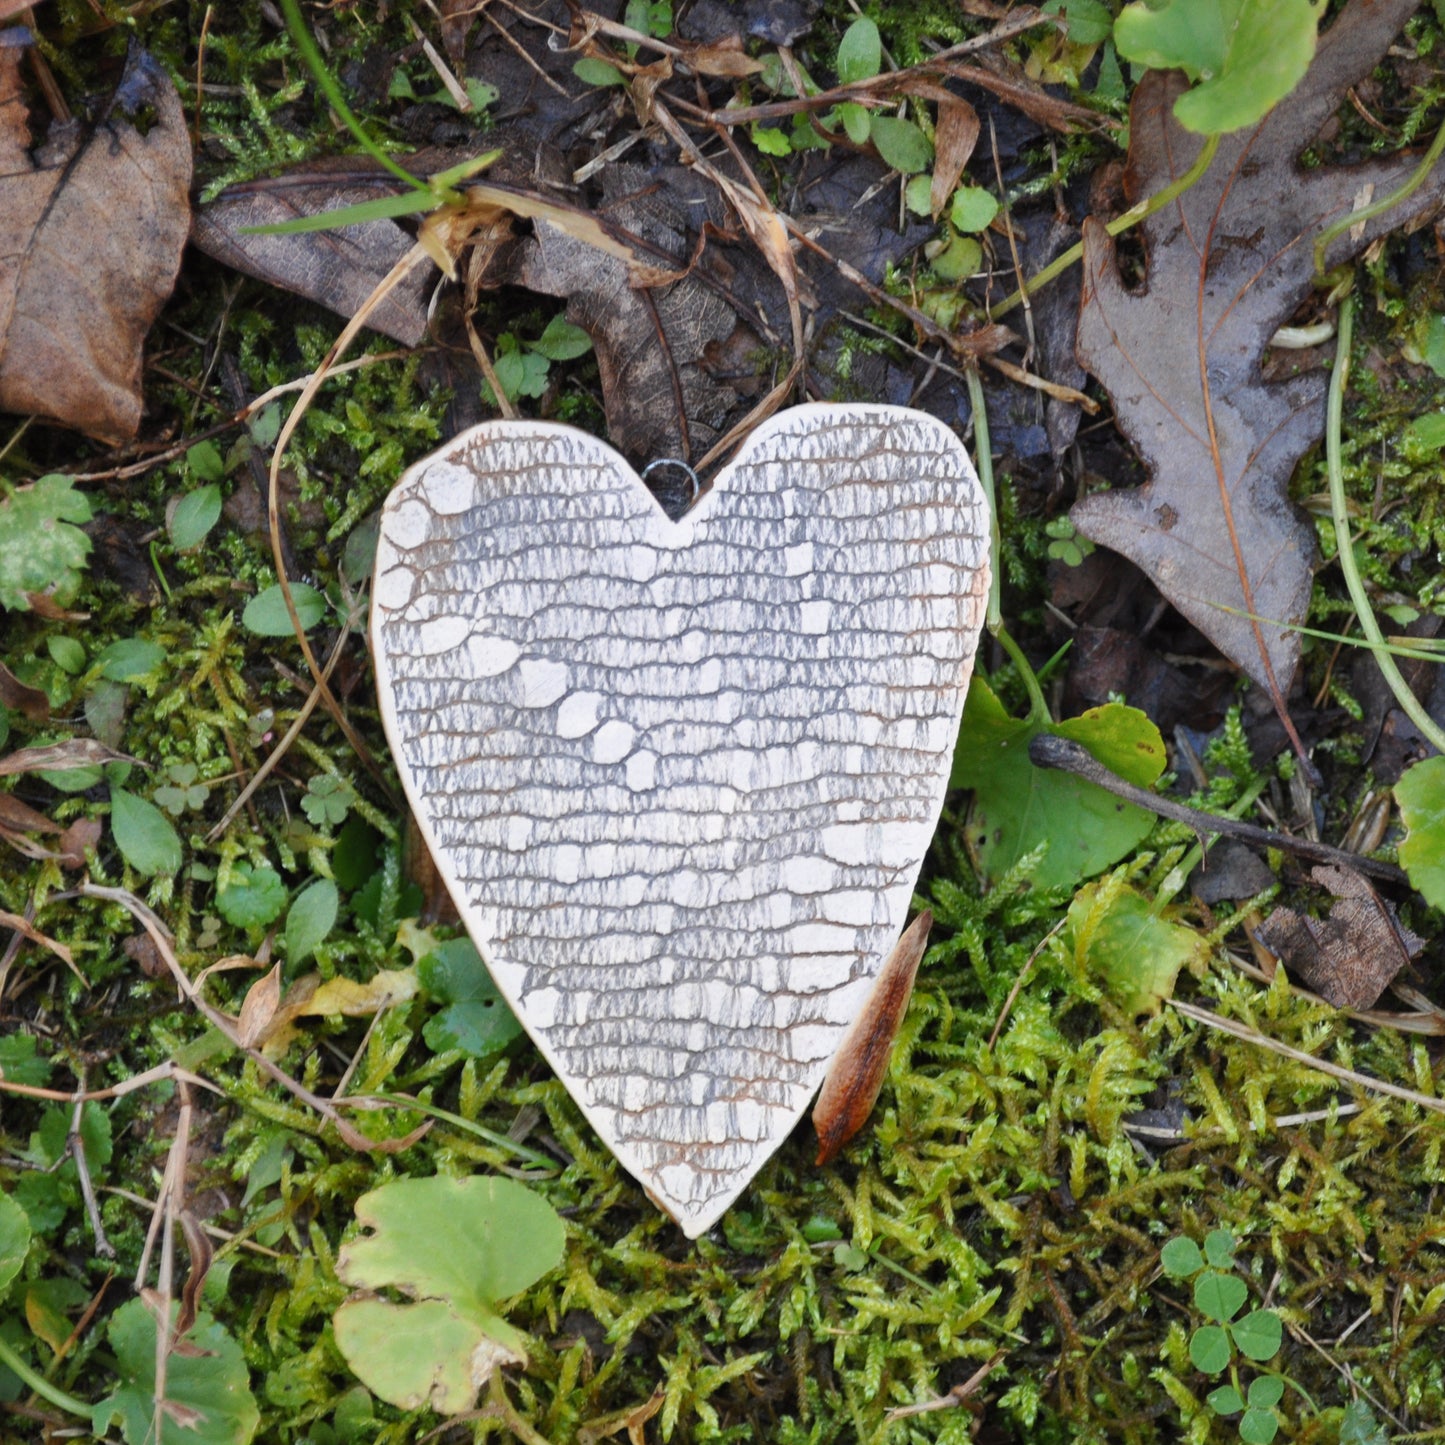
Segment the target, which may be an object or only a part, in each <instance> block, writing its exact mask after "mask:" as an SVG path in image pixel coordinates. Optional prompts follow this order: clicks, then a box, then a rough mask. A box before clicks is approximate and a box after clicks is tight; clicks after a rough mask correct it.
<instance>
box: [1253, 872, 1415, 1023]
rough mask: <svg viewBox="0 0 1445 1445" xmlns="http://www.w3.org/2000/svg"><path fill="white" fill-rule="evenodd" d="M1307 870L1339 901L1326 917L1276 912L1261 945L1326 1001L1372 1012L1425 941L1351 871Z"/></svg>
mask: <svg viewBox="0 0 1445 1445" xmlns="http://www.w3.org/2000/svg"><path fill="white" fill-rule="evenodd" d="M1311 871H1312V873H1313V876H1314V879H1315V882H1316V883H1319V884H1320V885H1321V886H1322V887H1325V888H1328V889H1329V891H1330V892H1331V893H1332V894H1334V896H1335V898H1336V899H1337V902H1336V903H1335V904H1334V905H1333V906H1332V907H1331V909H1330V911H1329V914H1328V916H1326V917H1324V918H1310V917H1307V916H1306V915H1304V914H1301V913H1296V912H1295V911H1294V909H1292V908H1276V909H1275V910H1274V911H1273V912H1272V913H1271V914H1270V915H1269V917H1268V918H1266V919H1265V921H1264V922H1263V923H1262V924H1260V926H1259V929H1258V938H1259V941H1260V942H1261V943H1263V944H1264V945H1265V946H1266V947H1267V948H1268V949H1269V950H1270V951H1271V952H1272V953H1274V954H1276V955H1277V956H1278V957H1279V959H1280V962H1282V963H1283V964H1284V966H1285V967H1286V968H1287V969H1288V970H1289V972H1290V974H1291V976H1292V977H1294V978H1297V979H1299V980H1300V981H1301V982H1302V983H1303V984H1304V985H1305V986H1306V987H1307V988H1311V989H1313V990H1314V991H1315V993H1317V994H1319V996H1320V997H1321V998H1322V999H1324V1000H1325V1002H1326V1003H1331V1004H1333V1005H1334V1006H1335V1007H1336V1008H1352V1009H1368V1008H1373V1007H1374V1006H1375V1003H1376V1002H1377V1001H1378V999H1379V997H1380V995H1381V994H1382V993H1384V991H1385V989H1386V988H1388V987H1389V985H1390V982H1391V980H1392V979H1393V978H1394V977H1395V975H1396V974H1397V973H1399V972H1400V970H1401V969H1402V968H1404V967H1405V965H1406V964H1407V963H1409V962H1410V960H1411V959H1412V958H1414V957H1415V955H1416V954H1417V953H1419V952H1420V950H1421V949H1422V948H1423V947H1424V946H1425V941H1424V939H1422V938H1419V937H1417V936H1416V935H1415V934H1413V933H1411V932H1410V930H1409V929H1408V928H1403V927H1401V925H1400V923H1399V922H1398V921H1397V919H1396V918H1395V911H1394V909H1393V908H1391V907H1390V905H1389V904H1388V903H1386V902H1385V900H1384V899H1383V898H1381V897H1380V895H1379V894H1378V893H1376V892H1375V890H1374V889H1373V888H1372V887H1371V886H1370V884H1369V883H1368V882H1367V881H1366V880H1365V879H1364V878H1363V877H1362V876H1361V875H1360V874H1358V873H1356V872H1355V871H1354V870H1353V869H1348V868H1334V867H1328V866H1326V867H1319V868H1315V869H1312V870H1311Z"/></svg>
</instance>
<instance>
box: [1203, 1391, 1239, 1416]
mask: <svg viewBox="0 0 1445 1445" xmlns="http://www.w3.org/2000/svg"><path fill="white" fill-rule="evenodd" d="M1204 1398H1205V1401H1206V1402H1207V1403H1208V1405H1209V1408H1210V1409H1211V1410H1213V1411H1214V1413H1215V1414H1216V1415H1237V1414H1239V1412H1240V1411H1241V1410H1242V1409H1244V1397H1243V1396H1242V1395H1241V1394H1240V1393H1239V1391H1238V1390H1236V1389H1235V1388H1234V1386H1233V1385H1221V1386H1220V1387H1219V1388H1218V1389H1217V1390H1211V1391H1210V1392H1209V1393H1208V1394H1207V1395H1206V1396H1205V1397H1204Z"/></svg>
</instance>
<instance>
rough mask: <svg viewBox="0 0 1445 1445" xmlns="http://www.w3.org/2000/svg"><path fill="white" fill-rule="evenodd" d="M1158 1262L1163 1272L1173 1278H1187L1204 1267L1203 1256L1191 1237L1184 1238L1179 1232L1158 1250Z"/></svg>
mask: <svg viewBox="0 0 1445 1445" xmlns="http://www.w3.org/2000/svg"><path fill="white" fill-rule="evenodd" d="M1159 1263H1160V1264H1161V1265H1163V1266H1164V1273H1165V1274H1168V1275H1172V1276H1173V1277H1174V1278H1175V1279H1188V1278H1189V1276H1190V1275H1192V1274H1198V1273H1199V1271H1200V1270H1201V1269H1203V1268H1204V1256H1203V1255H1202V1254H1200V1252H1199V1246H1198V1245H1197V1244H1195V1242H1194V1241H1193V1240H1192V1239H1186V1238H1185V1237H1184V1236H1183V1235H1182V1234H1181V1235H1179V1236H1178V1237H1177V1238H1175V1239H1171V1240H1170V1241H1169V1243H1168V1244H1166V1245H1165V1246H1164V1248H1163V1249H1161V1250H1160V1251H1159Z"/></svg>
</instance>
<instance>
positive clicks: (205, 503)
mask: <svg viewBox="0 0 1445 1445" xmlns="http://www.w3.org/2000/svg"><path fill="white" fill-rule="evenodd" d="M220 519H221V489H220V487H218V486H216V484H215V483H214V482H212V483H210V484H209V485H207V486H204V487H199V488H197V489H196V490H195V491H194V492H187V493H186V495H185V496H184V497H182V498H181V499H180V501H178V502H177V503H176V505H175V509H174V510H173V511H172V512H171V517H170V522H169V529H170V534H171V546H173V547H174V548H175V549H176V551H177V552H189V551H190V550H191V548H192V547H199V546H200V545H201V543H202V542H204V541H205V540H206V536H207V534H208V533H209V532H210V530H211V528H212V527H214V526H215V525H216V523H217V522H219V521H220Z"/></svg>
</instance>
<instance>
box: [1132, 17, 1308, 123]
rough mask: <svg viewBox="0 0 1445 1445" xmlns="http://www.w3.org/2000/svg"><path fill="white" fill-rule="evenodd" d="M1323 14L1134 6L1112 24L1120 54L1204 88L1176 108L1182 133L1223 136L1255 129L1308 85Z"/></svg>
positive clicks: (1196, 89) (1196, 88) (1192, 92)
mask: <svg viewBox="0 0 1445 1445" xmlns="http://www.w3.org/2000/svg"><path fill="white" fill-rule="evenodd" d="M1319 17H1320V7H1319V6H1317V5H1313V4H1311V3H1310V0H1167V3H1166V4H1164V5H1159V6H1153V7H1151V6H1150V5H1149V4H1147V3H1144V0H1136V3H1135V4H1132V5H1126V6H1125V7H1124V9H1123V10H1122V11H1121V12H1120V14H1119V18H1118V20H1116V21H1115V22H1114V44H1115V45H1116V46H1117V47H1118V51H1119V54H1120V55H1122V56H1123V57H1124V58H1125V59H1126V60H1132V61H1133V62H1134V63H1135V64H1136V65H1148V66H1150V67H1152V68H1153V69H1155V70H1175V69H1178V70H1183V71H1184V72H1185V73H1186V74H1187V75H1188V76H1189V77H1190V78H1191V79H1194V80H1198V81H1199V82H1200V83H1199V84H1197V85H1195V86H1194V87H1193V89H1191V90H1188V91H1186V92H1185V93H1184V94H1183V95H1182V96H1180V98H1179V99H1178V100H1177V101H1176V102H1175V104H1174V114H1175V116H1176V117H1177V118H1178V120H1179V123H1180V125H1182V126H1185V127H1186V128H1187V129H1189V130H1192V131H1195V132H1197V133H1200V134H1205V135H1212V134H1221V133H1223V132H1226V131H1232V130H1241V129H1243V128H1244V127H1246V126H1251V125H1254V124H1255V123H1256V122H1257V121H1258V120H1260V119H1261V118H1262V117H1263V116H1264V115H1265V113H1266V112H1267V111H1268V110H1269V109H1270V108H1271V107H1272V106H1273V105H1275V104H1276V103H1277V102H1278V101H1281V100H1283V99H1284V97H1285V96H1287V95H1288V94H1289V93H1290V91H1292V90H1293V89H1294V88H1295V86H1296V85H1298V84H1299V82H1300V81H1301V80H1302V79H1303V78H1304V74H1305V71H1307V70H1308V69H1309V66H1310V61H1311V60H1313V59H1314V53H1315V37H1316V32H1317V30H1318V28H1319Z"/></svg>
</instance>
